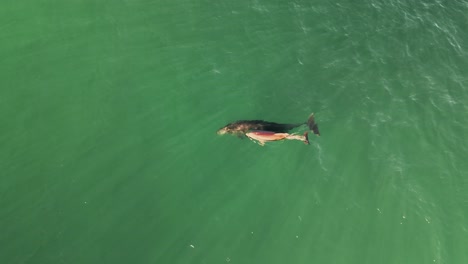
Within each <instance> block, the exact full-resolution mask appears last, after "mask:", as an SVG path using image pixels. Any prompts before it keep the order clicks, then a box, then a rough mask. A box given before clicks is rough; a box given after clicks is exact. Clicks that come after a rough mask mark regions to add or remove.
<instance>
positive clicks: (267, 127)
mask: <svg viewBox="0 0 468 264" xmlns="http://www.w3.org/2000/svg"><path fill="white" fill-rule="evenodd" d="M304 124H307V126H308V127H309V129H310V130H312V131H313V132H314V134H316V135H318V136H320V132H319V129H318V126H317V124H316V123H315V117H314V114H311V115H310V116H309V118H308V120H307V122H306V123H300V124H280V123H275V122H268V121H264V120H239V121H236V122H234V123H229V124H227V125H226V126H224V127H222V128H220V129H219V130H218V132H217V133H218V134H219V135H224V134H234V135H237V136H239V137H240V136H243V135H246V136H248V137H249V138H251V139H254V140H257V141H259V142H260V143H261V145H263V144H264V143H265V142H266V141H275V140H282V139H298V140H303V141H304V142H305V143H308V138H307V132H306V133H305V134H304V136H296V135H294V134H287V132H288V131H289V130H291V129H293V128H296V127H299V126H302V125H304ZM264 132H266V133H264Z"/></svg>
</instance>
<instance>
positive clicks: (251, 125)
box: [231, 120, 303, 133]
mask: <svg viewBox="0 0 468 264" xmlns="http://www.w3.org/2000/svg"><path fill="white" fill-rule="evenodd" d="M301 125H303V124H280V123H275V122H268V121H264V120H239V121H236V122H234V123H232V124H231V126H233V128H234V127H242V128H245V129H246V130H264V131H271V132H276V133H286V132H288V131H289V130H291V129H293V128H295V127H298V126H301ZM245 129H241V130H245Z"/></svg>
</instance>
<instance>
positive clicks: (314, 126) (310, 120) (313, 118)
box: [307, 113, 320, 136]
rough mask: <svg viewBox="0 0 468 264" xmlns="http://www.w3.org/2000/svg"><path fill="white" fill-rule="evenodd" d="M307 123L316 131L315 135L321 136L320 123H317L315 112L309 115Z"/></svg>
mask: <svg viewBox="0 0 468 264" xmlns="http://www.w3.org/2000/svg"><path fill="white" fill-rule="evenodd" d="M307 125H308V126H309V129H310V130H312V131H313V132H314V134H315V135H317V136H320V131H319V129H318V125H317V124H316V123H315V117H314V113H312V114H311V115H310V116H309V119H308V120H307Z"/></svg>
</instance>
